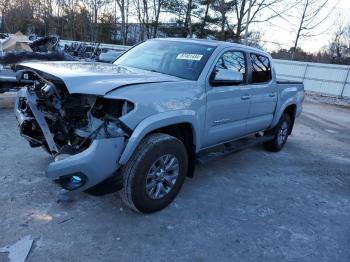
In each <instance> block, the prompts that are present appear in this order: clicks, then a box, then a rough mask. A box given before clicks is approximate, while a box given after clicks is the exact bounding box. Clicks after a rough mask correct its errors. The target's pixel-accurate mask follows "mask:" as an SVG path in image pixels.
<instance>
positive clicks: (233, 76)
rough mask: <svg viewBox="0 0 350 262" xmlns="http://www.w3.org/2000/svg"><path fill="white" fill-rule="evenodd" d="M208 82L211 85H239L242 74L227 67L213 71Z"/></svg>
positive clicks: (241, 81) (241, 80)
mask: <svg viewBox="0 0 350 262" xmlns="http://www.w3.org/2000/svg"><path fill="white" fill-rule="evenodd" d="M209 82H210V84H211V85H212V86H225V85H226V86H228V85H240V84H242V83H243V74H242V73H240V72H236V71H232V70H228V69H219V70H216V72H214V73H213V77H212V78H211V79H210V81H209Z"/></svg>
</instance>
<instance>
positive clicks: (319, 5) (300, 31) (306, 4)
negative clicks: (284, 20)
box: [291, 0, 334, 59]
mask: <svg viewBox="0 0 350 262" xmlns="http://www.w3.org/2000/svg"><path fill="white" fill-rule="evenodd" d="M328 2H329V0H297V3H298V4H297V6H298V7H299V8H297V12H298V14H299V18H298V20H299V23H298V28H297V30H296V35H295V40H294V46H293V48H292V57H291V58H292V59H294V58H295V53H296V50H297V48H298V45H299V41H300V39H301V38H305V37H310V36H313V31H314V30H315V29H316V28H317V27H319V26H320V25H321V24H322V23H323V22H324V21H325V20H326V19H327V18H328V17H329V15H330V13H331V12H332V11H333V10H334V8H333V9H331V11H330V12H328V13H327V14H325V15H323V16H320V15H321V13H322V11H323V10H324V9H326V7H328Z"/></svg>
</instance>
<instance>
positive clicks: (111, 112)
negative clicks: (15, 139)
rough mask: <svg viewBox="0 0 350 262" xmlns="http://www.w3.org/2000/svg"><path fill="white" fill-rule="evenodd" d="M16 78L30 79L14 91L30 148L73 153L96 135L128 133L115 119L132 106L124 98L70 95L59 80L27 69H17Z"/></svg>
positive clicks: (20, 120)
mask: <svg viewBox="0 0 350 262" xmlns="http://www.w3.org/2000/svg"><path fill="white" fill-rule="evenodd" d="M17 80H18V81H19V82H21V81H23V82H24V81H25V82H26V83H28V81H29V82H30V84H27V85H26V86H25V87H24V88H22V89H21V90H20V91H19V93H18V99H17V101H16V107H15V113H16V117H17V120H18V122H19V125H20V132H21V135H22V136H23V137H24V138H26V139H27V140H28V141H29V143H30V146H32V147H39V146H41V147H43V148H44V149H46V150H47V151H48V152H49V153H51V154H52V155H53V156H55V155H57V154H61V153H64V154H76V153H79V152H81V151H83V150H85V149H86V148H88V147H89V145H90V144H91V142H92V141H93V140H95V139H96V138H99V137H102V138H109V137H120V136H124V137H128V136H129V135H130V129H129V128H128V127H127V126H126V125H125V124H123V123H122V122H121V121H120V120H119V117H121V116H122V115H125V114H126V113H128V112H130V111H131V110H133V108H134V105H133V104H132V103H131V102H129V101H127V100H117V99H105V98H103V97H100V96H94V95H86V94H84V95H83V94H70V93H69V92H68V90H67V88H66V86H65V84H64V83H63V82H62V81H61V80H60V79H58V78H55V77H53V76H46V75H45V78H44V77H43V76H42V75H41V74H39V73H37V72H36V71H33V70H30V69H25V70H20V71H18V72H17Z"/></svg>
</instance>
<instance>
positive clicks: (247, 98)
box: [241, 95, 251, 100]
mask: <svg viewBox="0 0 350 262" xmlns="http://www.w3.org/2000/svg"><path fill="white" fill-rule="evenodd" d="M250 98H251V95H243V96H241V99H242V100H249V99H250Z"/></svg>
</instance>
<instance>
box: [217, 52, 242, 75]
mask: <svg viewBox="0 0 350 262" xmlns="http://www.w3.org/2000/svg"><path fill="white" fill-rule="evenodd" d="M220 69H227V70H231V71H233V72H239V73H242V74H243V81H244V82H245V79H246V64H245V58H244V54H243V52H240V51H228V52H226V53H224V54H223V55H222V56H221V57H220V58H219V60H218V62H217V63H216V66H215V71H216V72H217V71H218V70H220Z"/></svg>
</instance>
